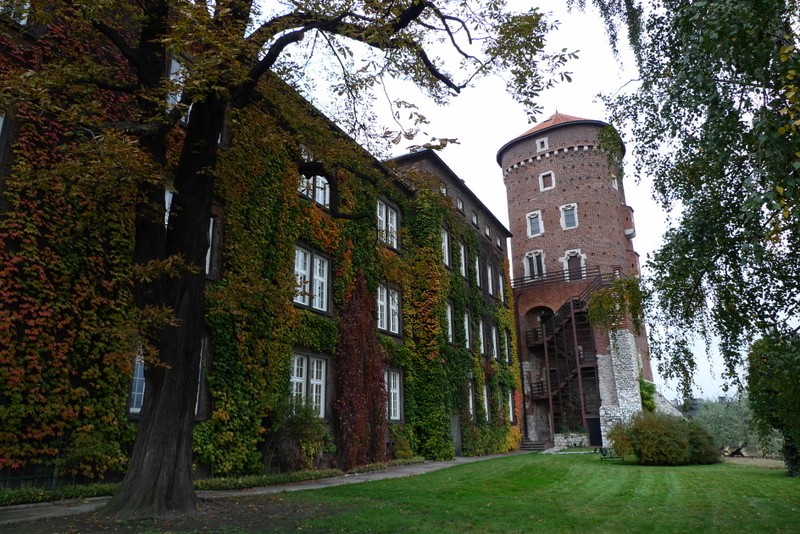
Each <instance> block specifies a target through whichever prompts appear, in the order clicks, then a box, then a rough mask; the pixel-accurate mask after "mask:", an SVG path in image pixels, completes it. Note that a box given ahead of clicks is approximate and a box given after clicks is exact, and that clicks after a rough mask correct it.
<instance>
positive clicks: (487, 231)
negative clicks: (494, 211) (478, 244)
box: [483, 224, 492, 239]
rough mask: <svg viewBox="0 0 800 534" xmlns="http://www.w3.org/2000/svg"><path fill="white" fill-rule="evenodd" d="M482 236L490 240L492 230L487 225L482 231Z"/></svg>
mask: <svg viewBox="0 0 800 534" xmlns="http://www.w3.org/2000/svg"><path fill="white" fill-rule="evenodd" d="M483 234H484V235H485V236H486V237H488V238H489V239H491V238H492V229H491V228H490V227H489V225H488V224H487V225H486V227H485V228H484V229H483Z"/></svg>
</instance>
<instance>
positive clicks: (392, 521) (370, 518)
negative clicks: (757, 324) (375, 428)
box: [282, 454, 800, 534]
mask: <svg viewBox="0 0 800 534" xmlns="http://www.w3.org/2000/svg"><path fill="white" fill-rule="evenodd" d="M282 498H283V499H285V500H287V501H290V502H294V503H295V504H297V503H299V502H306V503H308V504H309V505H311V504H312V503H313V504H314V505H317V506H318V505H321V504H322V505H328V506H330V507H331V508H332V509H333V510H336V512H335V513H333V514H331V515H328V516H326V517H320V518H318V519H308V520H304V521H302V522H301V523H300V524H299V525H298V526H299V527H302V528H304V529H308V530H311V531H345V532H547V533H550V532H624V533H626V534H628V533H635V532H643V533H652V532H682V533H683V532H696V533H705V532H800V480H798V479H790V478H787V477H786V476H784V473H783V471H781V470H770V469H763V468H756V467H743V466H736V465H729V464H718V465H712V466H692V467H642V466H638V465H634V464H630V463H620V462H601V461H600V460H599V457H598V455H592V454H580V455H577V454H559V455H541V454H538V455H534V454H530V455H521V456H511V457H506V458H501V459H496V460H490V461H486V462H478V463H473V464H468V465H462V466H458V467H454V468H452V469H447V470H443V471H438V472H434V473H430V474H427V475H424V476H418V477H412V478H406V479H397V480H386V481H381V482H373V483H369V484H358V485H351V486H340V487H336V488H331V489H326V490H320V491H314V492H302V493H297V494H291V495H285V496H283V497H282Z"/></svg>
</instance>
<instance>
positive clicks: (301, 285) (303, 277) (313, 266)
mask: <svg viewBox="0 0 800 534" xmlns="http://www.w3.org/2000/svg"><path fill="white" fill-rule="evenodd" d="M329 263H330V262H329V261H328V259H327V258H324V257H322V256H320V255H318V254H316V253H315V252H312V251H310V250H307V249H305V248H302V247H297V246H296V247H295V248H294V276H295V279H296V280H297V293H296V294H295V296H294V302H295V304H300V305H301V306H306V307H309V308H313V309H315V310H320V311H328V283H329V276H330V275H329V273H330V268H329Z"/></svg>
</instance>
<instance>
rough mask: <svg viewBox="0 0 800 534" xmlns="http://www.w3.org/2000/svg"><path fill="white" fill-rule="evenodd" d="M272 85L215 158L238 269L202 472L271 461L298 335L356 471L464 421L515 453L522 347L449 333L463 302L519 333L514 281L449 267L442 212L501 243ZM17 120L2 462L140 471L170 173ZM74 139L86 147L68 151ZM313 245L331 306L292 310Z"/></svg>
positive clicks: (75, 470) (203, 426)
mask: <svg viewBox="0 0 800 534" xmlns="http://www.w3.org/2000/svg"><path fill="white" fill-rule="evenodd" d="M4 46H6V47H10V46H11V44H9V43H5V44H4ZM262 97H263V98H262V99H261V100H260V104H259V106H257V107H253V108H250V109H247V110H232V111H231V114H230V117H229V121H228V124H229V128H228V129H229V132H228V135H227V142H226V146H225V148H224V149H222V150H221V154H220V158H219V162H218V165H217V169H216V173H217V179H216V192H215V193H216V198H217V201H218V202H219V205H220V213H221V216H220V217H219V220H220V222H221V228H222V232H223V237H222V241H221V242H222V244H223V246H222V254H221V270H220V272H221V276H220V279H219V280H217V281H214V282H209V285H208V290H207V297H208V298H207V311H206V322H207V328H208V333H209V338H210V341H211V353H212V357H211V361H210V364H209V365H208V368H207V369H206V374H205V376H206V384H207V389H208V392H209V393H210V397H211V399H212V404H211V410H210V416H209V417H208V419H207V420H205V421H202V422H200V423H198V424H197V426H196V428H195V433H194V447H195V453H196V464H197V465H198V467H200V466H205V467H207V468H208V469H209V470H210V472H211V473H213V474H231V473H251V472H260V471H263V470H264V469H267V468H268V467H269V465H268V464H269V460H268V450H267V449H268V447H267V444H268V443H269V441H270V437H271V433H273V432H275V428H276V424H275V421H277V420H278V419H279V418H280V417H283V416H285V415H286V410H287V405H288V404H287V399H288V397H289V395H290V389H289V386H290V373H291V369H290V366H291V360H292V355H293V351H294V350H297V349H302V350H307V351H313V352H314V353H319V354H324V355H327V356H328V357H329V361H330V368H329V372H328V383H329V392H330V408H331V410H330V414H329V417H327V418H326V419H327V428H328V431H329V432H330V434H331V435H332V436H333V443H334V444H335V446H334V447H330V449H329V451H328V455H329V456H330V458H329V459H328V461H330V462H334V463H337V465H339V466H340V467H343V468H349V467H352V466H354V465H357V464H360V463H366V462H371V461H376V460H382V459H384V458H385V457H386V456H387V455H391V454H395V455H398V454H408V453H414V454H421V455H424V456H425V457H427V458H432V459H442V458H450V457H452V456H453V454H454V440H453V436H452V435H451V428H452V418H453V416H454V415H455V416H457V418H458V420H459V423H460V429H461V433H462V436H461V443H462V447H463V452H464V454H470V455H476V454H486V453H492V452H501V451H506V450H509V449H512V448H514V447H515V446H516V445H517V443H518V441H519V436H520V433H519V430H518V427H517V426H515V425H514V424H512V422H511V420H510V418H509V414H508V401H507V395H508V392H509V391H512V390H513V391H514V392H516V393H515V395H516V398H515V402H514V405H515V411H516V415H515V416H514V419H515V420H516V419H518V418H519V415H520V414H519V405H520V402H519V393H518V392H519V391H520V387H519V369H518V366H517V363H516V360H515V358H516V349H515V347H510V348H509V350H508V352H509V353H510V354H511V355H512V358H513V359H512V361H511V362H505V361H502V359H495V358H487V357H485V356H481V355H480V354H479V351H478V350H477V343H478V341H477V336H473V339H472V344H473V346H472V347H466V346H465V345H464V343H463V340H464V339H465V335H466V333H465V330H464V325H463V321H460V320H455V321H454V322H453V323H454V328H455V337H456V340H457V342H456V343H449V342H448V340H447V339H446V338H447V326H446V325H447V322H446V317H445V314H446V306H447V302H448V301H449V302H450V303H452V305H453V307H454V316H455V317H456V318H458V317H462V316H463V313H464V311H466V310H468V311H469V313H470V316H471V318H472V328H473V329H475V328H477V324H478V320H479V318H483V319H484V320H486V321H488V322H491V323H493V324H497V325H498V327H499V329H500V330H501V331H506V330H507V331H509V332H510V333H511V340H512V343H514V341H513V339H514V337H513V334H514V332H515V331H516V329H515V328H514V325H513V314H512V312H511V310H512V305H511V302H510V298H511V297H510V296H511V294H512V293H511V290H510V287H506V288H505V295H507V299H506V301H505V302H504V301H502V300H500V299H497V298H487V296H486V295H485V294H484V293H483V291H482V290H481V289H480V288H478V287H477V284H476V283H475V276H476V273H475V270H474V265H470V268H469V277H468V278H469V279H467V280H465V279H464V278H463V277H462V276H461V275H460V274H459V273H458V270H457V269H450V268H447V267H446V266H445V265H444V264H443V262H442V249H441V241H440V239H441V237H440V229H441V228H442V226H443V225H445V226H447V228H448V229H449V230H450V232H451V235H452V240H451V244H455V243H458V242H459V241H462V242H464V243H466V244H467V247H468V251H469V255H470V257H472V256H473V255H475V254H484V253H485V252H486V251H485V250H484V249H485V248H486V243H484V240H483V239H482V238H481V237H480V236H479V235H478V234H477V232H476V231H475V230H474V229H473V228H471V227H470V226H469V225H468V224H467V222H466V221H465V220H464V219H463V216H461V215H460V214H458V213H457V212H456V211H455V210H454V209H453V207H452V206H451V205H450V203H449V202H448V201H447V199H446V198H443V197H442V196H441V195H440V194H439V193H438V188H437V187H436V184H435V182H434V181H432V180H431V178H430V177H427V176H423V175H416V174H413V173H411V174H407V175H406V176H404V181H405V182H404V183H401V182H399V181H397V180H396V179H395V177H394V175H393V174H392V173H391V172H390V171H389V170H388V169H387V168H386V167H384V166H383V165H381V164H380V163H378V162H377V161H375V160H374V159H373V158H371V157H370V156H369V155H368V154H366V153H365V152H364V151H363V150H362V149H361V148H360V147H358V146H357V145H356V144H355V143H353V142H352V141H351V140H349V139H348V138H347V137H346V136H344V135H343V134H342V133H341V132H340V131H339V130H338V129H336V128H335V127H334V126H332V125H331V124H330V123H329V122H328V121H327V120H326V119H324V118H323V117H321V116H320V115H319V114H318V113H316V112H315V111H314V110H313V109H312V108H311V107H310V106H309V105H308V104H307V103H306V102H305V101H303V100H302V99H300V98H299V97H298V96H297V95H296V94H295V93H293V92H292V91H290V90H289V89H288V88H287V87H286V86H285V85H284V84H282V83H280V82H278V81H276V80H271V81H269V82H268V83H266V84H265V85H264V86H263V88H262ZM106 109H107V110H110V111H108V113H114V112H119V113H122V112H123V111H122V110H124V106H122V107H117V106H116V105H114V102H111V103H109V105H108V106H107V107H106ZM14 118H15V123H16V124H19V134H18V136H17V138H16V140H15V144H14V147H15V148H14V166H13V168H12V170H11V173H10V174H9V175H7V176H5V177H3V179H4V183H5V190H4V192H3V194H4V197H5V200H6V202H7V203H8V205H9V206H10V207H9V209H8V210H7V211H6V212H4V213H2V215H1V216H0V298H2V302H3V306H2V308H0V390H1V392H0V421H2V422H3V426H2V429H0V469H7V470H9V472H12V473H13V472H19V471H20V470H21V469H22V468H23V467H24V466H25V465H26V464H27V465H31V464H45V465H56V464H58V466H59V469H60V472H61V473H64V474H74V475H80V476H83V477H87V478H99V477H103V476H105V475H106V474H107V473H109V472H115V471H120V470H123V469H124V467H125V464H126V461H127V454H128V453H129V449H130V446H131V443H132V438H133V436H134V433H135V423H133V422H130V421H129V420H128V417H127V398H128V395H129V389H130V379H131V373H132V367H133V360H134V358H135V357H136V352H137V349H136V346H137V345H136V329H137V323H138V322H139V320H140V314H139V313H138V312H137V311H136V309H135V307H134V306H133V302H132V297H131V294H132V290H131V288H132V280H133V276H134V275H135V274H136V273H132V272H131V255H132V244H133V238H134V236H133V212H134V209H133V206H134V202H135V191H136V184H137V182H138V181H139V180H142V179H143V177H145V176H146V177H151V179H158V180H163V179H164V178H163V177H159V176H158V173H155V172H153V169H150V168H148V166H147V163H146V162H143V161H139V160H138V159H136V157H135V151H133V150H130V149H127V148H126V146H127V145H126V142H127V141H126V140H125V139H124V138H122V137H120V138H119V139H116V138H114V136H106V137H104V138H103V139H101V140H92V139H84V138H76V139H72V138H69V136H67V135H66V134H65V133H64V132H60V131H59V125H58V123H57V122H55V121H48V120H47V119H44V118H41V117H32V116H26V114H25V110H24V109H20V110H17V112H16V114H15V117H14ZM179 137H180V136H179V135H177V136H176V138H179ZM65 145H70V148H71V150H69V151H66V150H63V151H59V150H58V147H60V146H65ZM76 147H77V149H75V148H76ZM73 149H75V150H73ZM112 149H113V150H112ZM44 154H49V155H50V157H44ZM109 154H114V157H109ZM304 165H306V166H309V165H310V167H311V168H313V169H314V170H315V172H320V173H322V174H324V175H325V176H326V177H327V178H328V179H329V181H330V184H331V206H330V208H329V209H325V208H323V207H321V206H319V205H316V204H315V203H314V202H312V201H310V200H308V199H306V198H303V197H302V196H301V195H299V194H298V185H299V179H300V171H301V168H302V167H303V166H304ZM109 177H112V178H113V179H109ZM152 177H155V178H152ZM379 198H383V199H385V200H388V201H389V202H391V203H392V204H393V205H395V206H397V207H398V210H399V214H400V222H401V228H400V243H401V245H400V247H399V250H398V251H394V250H389V249H387V248H386V247H385V246H384V245H383V244H382V243H381V241H380V240H379V239H378V233H377V230H376V217H375V211H376V204H377V201H378V199H379ZM297 243H302V244H303V245H304V246H307V247H310V248H313V249H314V250H316V251H319V252H320V253H322V254H324V255H325V256H326V257H327V258H329V259H330V264H331V271H330V272H331V275H330V285H331V290H330V302H331V304H330V308H329V311H328V312H327V313H317V312H314V311H310V310H307V309H301V308H298V307H296V306H294V305H293V302H292V298H293V295H294V294H295V276H294V260H295V256H294V250H295V244H297ZM451 257H453V258H457V257H458V256H457V252H456V250H455V248H454V249H453V251H451ZM503 268H504V271H505V273H506V276H505V277H504V280H506V283H508V276H507V265H504V267H503ZM138 275H141V273H139V274H138ZM381 283H390V284H392V285H393V287H397V288H399V290H400V293H401V298H402V335H400V336H389V335H385V334H382V333H379V332H378V330H377V326H376V321H375V296H376V293H377V289H378V285H379V284H381ZM487 324H488V323H487ZM487 342H488V341H487ZM500 343H501V345H504V344H505V343H506V337H505V336H501V337H500ZM389 366H390V367H392V368H397V369H400V370H402V373H403V374H402V376H403V400H404V404H403V419H402V422H401V423H392V424H389V423H388V422H387V420H386V391H385V384H384V379H383V372H384V369H385V368H387V367H389ZM470 376H472V377H473V379H474V384H475V387H474V394H475V402H474V410H472V412H473V413H471V409H470V406H469V386H468V384H469V377H470ZM484 381H486V383H487V384H488V391H489V392H490V393H489V394H490V397H491V398H490V399H489V403H488V405H489V410H490V412H491V413H490V415H489V417H487V415H486V414H485V412H484V408H483V406H484V402H483V387H482V385H483V383H484ZM387 443H388V444H389V448H388V449H387ZM400 449H403V450H402V451H401V450H400ZM333 451H335V452H333Z"/></svg>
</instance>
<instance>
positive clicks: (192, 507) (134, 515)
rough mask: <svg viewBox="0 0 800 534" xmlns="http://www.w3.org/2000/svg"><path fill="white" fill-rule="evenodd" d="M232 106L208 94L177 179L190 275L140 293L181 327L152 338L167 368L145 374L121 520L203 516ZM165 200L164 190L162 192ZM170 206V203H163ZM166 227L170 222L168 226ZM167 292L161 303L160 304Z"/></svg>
mask: <svg viewBox="0 0 800 534" xmlns="http://www.w3.org/2000/svg"><path fill="white" fill-rule="evenodd" d="M224 113H225V102H224V101H223V100H221V99H220V98H219V97H217V96H216V95H208V96H207V98H206V99H205V100H204V101H202V102H196V103H195V104H194V105H193V107H192V112H191V116H190V119H189V125H188V128H187V132H186V138H185V140H184V145H183V150H182V152H181V158H180V161H179V164H178V169H177V171H176V175H175V188H176V193H175V195H174V198H173V202H172V209H171V215H170V218H169V227H168V230H167V231H166V240H165V246H164V251H165V252H164V254H165V257H167V258H169V257H171V256H181V257H183V258H185V260H186V261H187V263H188V264H189V266H190V269H183V270H182V271H181V273H180V275H179V276H177V277H171V278H167V277H162V280H161V281H160V283H158V284H142V285H140V286H137V304H138V305H139V306H140V307H142V306H147V305H152V304H153V303H154V302H157V301H158V300H161V301H162V302H163V304H164V305H165V306H166V307H167V308H169V309H171V310H172V312H173V316H174V319H175V321H174V322H173V324H171V325H168V326H165V327H163V328H162V329H160V332H158V333H157V334H155V335H154V334H152V333H151V334H150V338H151V342H153V343H154V344H156V346H158V347H159V349H160V351H159V363H157V364H155V365H148V366H147V367H146V369H145V380H146V382H145V383H146V386H145V397H144V404H143V406H142V411H141V419H140V421H139V431H138V433H137V435H136V442H135V444H134V450H133V455H132V457H131V464H130V467H129V469H128V471H127V473H126V474H125V478H124V480H123V481H122V484H121V485H120V488H119V490H118V491H117V494H116V495H115V496H114V497H113V499H112V500H111V501H110V502H109V504H108V505H107V506H106V512H107V513H109V514H110V515H113V516H114V517H117V518H120V519H129V520H130V519H144V518H153V517H164V516H168V515H172V514H176V515H185V514H190V513H193V512H194V511H196V505H197V497H196V495H195V492H194V485H193V481H192V426H193V423H194V417H195V402H196V398H197V395H196V393H197V388H198V377H199V367H200V348H201V339H202V335H203V322H204V315H205V281H206V276H205V259H206V252H207V250H208V246H209V241H208V229H209V220H210V216H211V201H212V195H213V189H214V179H213V174H212V173H213V168H214V164H215V162H216V151H217V139H218V137H219V134H220V132H221V131H222V125H223V121H224ZM161 195H162V197H163V191H162V192H161ZM162 202H163V200H162ZM161 220H162V221H163V219H161ZM164 234H165V230H164V226H163V222H162V223H161V224H159V223H158V218H156V221H155V223H153V218H152V217H151V218H150V221H149V222H148V221H146V220H144V221H142V222H141V224H137V236H136V240H137V254H139V253H140V251H141V253H140V257H139V258H137V259H138V260H143V259H145V258H146V257H147V255H148V254H154V250H155V249H156V248H157V247H153V246H151V244H152V243H157V242H158V241H159V240H163V239H164V237H163V236H164ZM159 293H160V294H161V297H160V299H159Z"/></svg>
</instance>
